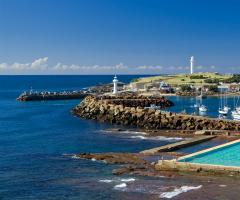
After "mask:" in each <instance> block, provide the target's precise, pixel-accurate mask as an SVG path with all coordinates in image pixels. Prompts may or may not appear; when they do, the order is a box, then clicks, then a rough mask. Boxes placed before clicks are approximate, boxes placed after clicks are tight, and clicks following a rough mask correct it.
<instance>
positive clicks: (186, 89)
mask: <svg viewBox="0 0 240 200" xmlns="http://www.w3.org/2000/svg"><path fill="white" fill-rule="evenodd" d="M191 89H192V88H191V87H190V85H181V90H182V91H190V90H191Z"/></svg>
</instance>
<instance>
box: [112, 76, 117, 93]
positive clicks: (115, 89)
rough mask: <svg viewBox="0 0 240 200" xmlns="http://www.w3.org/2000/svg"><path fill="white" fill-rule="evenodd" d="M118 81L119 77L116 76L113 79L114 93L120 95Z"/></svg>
mask: <svg viewBox="0 0 240 200" xmlns="http://www.w3.org/2000/svg"><path fill="white" fill-rule="evenodd" d="M117 83H118V80H117V77H116V75H115V77H114V79H113V93H114V94H117V93H118V86H117Z"/></svg>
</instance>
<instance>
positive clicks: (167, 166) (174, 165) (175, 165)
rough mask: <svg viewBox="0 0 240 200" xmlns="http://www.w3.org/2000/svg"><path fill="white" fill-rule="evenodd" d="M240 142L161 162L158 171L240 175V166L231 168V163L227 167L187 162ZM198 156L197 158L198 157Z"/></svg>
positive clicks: (156, 166) (158, 164)
mask: <svg viewBox="0 0 240 200" xmlns="http://www.w3.org/2000/svg"><path fill="white" fill-rule="evenodd" d="M239 142H240V140H235V141H233V142H229V143H226V144H222V145H219V146H216V147H212V148H209V149H206V150H203V151H199V152H196V153H193V154H190V155H187V156H182V157H179V158H178V159H172V160H160V161H158V163H157V164H156V165H155V169H156V170H174V171H175V170H176V171H190V172H208V173H212V174H230V175H240V167H239V166H231V162H227V163H226V165H218V164H203V163H190V162H186V161H187V160H189V159H190V160H193V158H194V157H195V158H198V157H201V155H204V154H206V153H209V154H210V153H211V152H213V151H217V150H219V149H225V148H227V147H229V146H233V145H235V144H237V143H239ZM196 156H197V157H196ZM239 159H240V158H239Z"/></svg>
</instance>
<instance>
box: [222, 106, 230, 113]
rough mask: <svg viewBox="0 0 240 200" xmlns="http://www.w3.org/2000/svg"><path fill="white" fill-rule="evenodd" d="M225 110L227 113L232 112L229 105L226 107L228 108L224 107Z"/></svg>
mask: <svg viewBox="0 0 240 200" xmlns="http://www.w3.org/2000/svg"><path fill="white" fill-rule="evenodd" d="M223 110H225V111H227V112H228V111H230V110H231V108H230V107H229V106H228V105H226V106H224V107H223Z"/></svg>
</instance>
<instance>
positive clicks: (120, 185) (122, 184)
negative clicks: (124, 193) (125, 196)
mask: <svg viewBox="0 0 240 200" xmlns="http://www.w3.org/2000/svg"><path fill="white" fill-rule="evenodd" d="M124 187H127V184H126V183H121V184H119V185H115V186H114V188H115V189H118V188H124Z"/></svg>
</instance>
